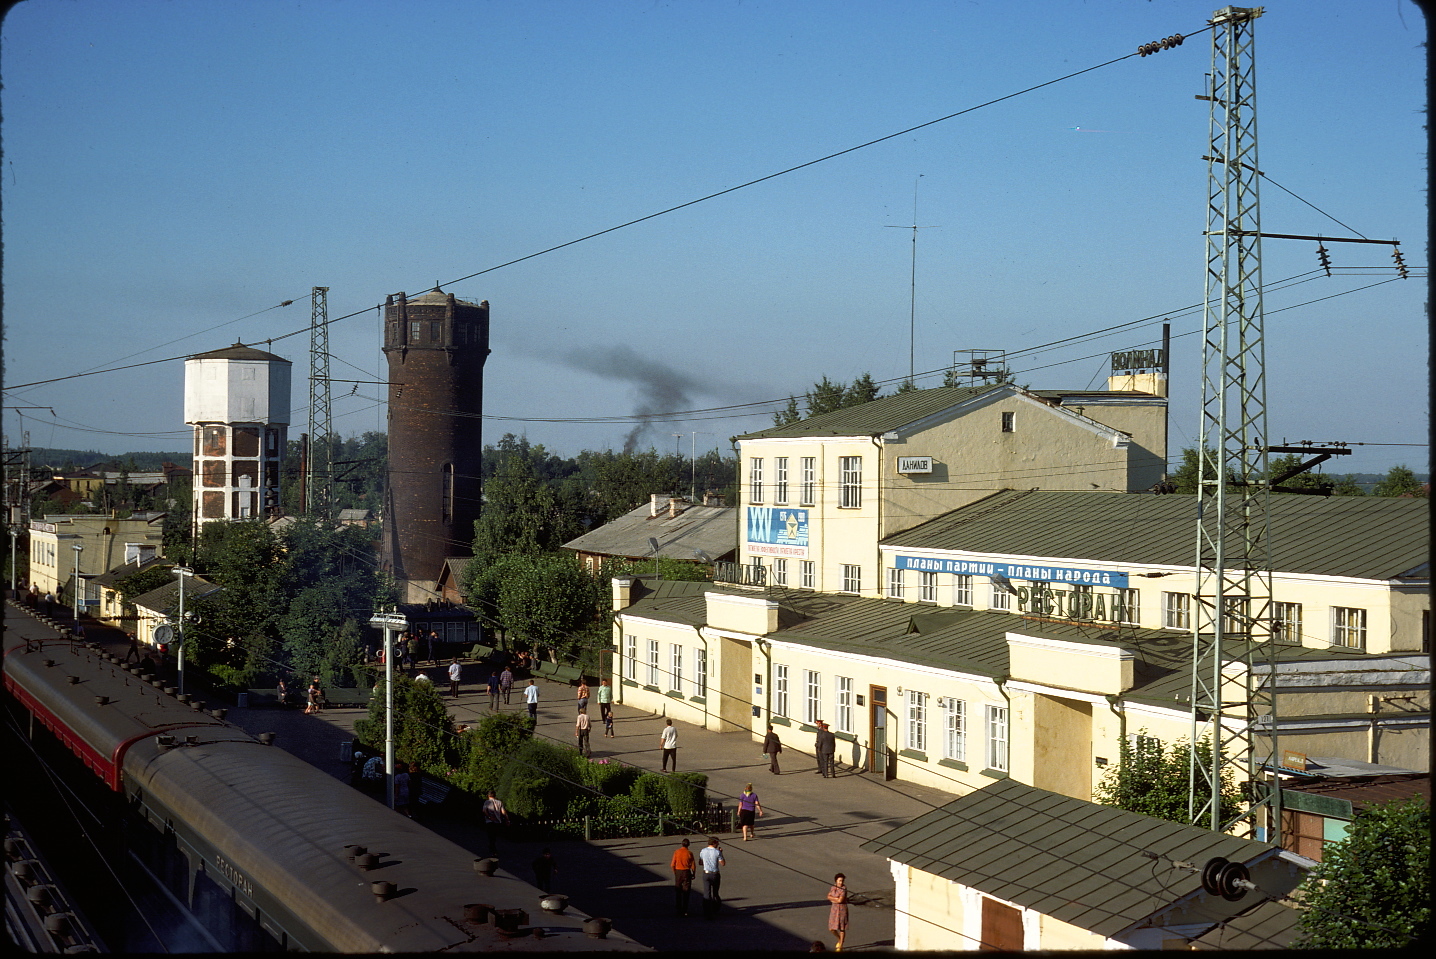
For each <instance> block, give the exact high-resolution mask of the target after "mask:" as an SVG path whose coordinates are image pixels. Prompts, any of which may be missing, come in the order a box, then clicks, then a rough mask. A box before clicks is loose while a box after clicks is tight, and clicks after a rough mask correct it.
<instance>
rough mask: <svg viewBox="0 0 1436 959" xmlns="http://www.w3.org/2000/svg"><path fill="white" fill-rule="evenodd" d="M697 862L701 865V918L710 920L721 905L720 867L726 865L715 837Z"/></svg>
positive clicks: (721, 875) (721, 878)
mask: <svg viewBox="0 0 1436 959" xmlns="http://www.w3.org/2000/svg"><path fill="white" fill-rule="evenodd" d="M698 861H699V862H700V863H702V864H703V916H704V918H706V919H712V918H714V917H716V916H717V915H718V909H719V907H720V906H721V905H722V903H723V897H722V895H720V892H721V888H720V887H721V886H722V883H723V874H722V872H721V867H722V866H724V865H726V863H725V862H724V860H723V848H722V847H721V846H719V845H718V837H717V836H714V837H713V838H711V839H709V840H708V846H707V848H705V849H704V850H703V851H702V852H700V853H699V854H698Z"/></svg>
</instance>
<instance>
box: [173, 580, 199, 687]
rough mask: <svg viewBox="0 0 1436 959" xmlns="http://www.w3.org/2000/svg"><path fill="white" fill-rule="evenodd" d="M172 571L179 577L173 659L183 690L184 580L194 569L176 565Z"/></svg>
mask: <svg viewBox="0 0 1436 959" xmlns="http://www.w3.org/2000/svg"><path fill="white" fill-rule="evenodd" d="M174 573H175V575H176V576H178V577H179V622H178V623H177V624H176V626H175V645H176V646H178V647H179V649H178V651H177V652H176V653H175V661H176V663H177V664H178V668H177V672H178V673H179V691H180V692H181V693H183V692H184V639H185V637H184V581H185V580H186V579H188V578H189V577H191V576H193V575H194V570H193V569H191V568H190V567H188V566H176V567H175V568H174Z"/></svg>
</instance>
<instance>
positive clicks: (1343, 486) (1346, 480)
mask: <svg viewBox="0 0 1436 959" xmlns="http://www.w3.org/2000/svg"><path fill="white" fill-rule="evenodd" d="M1331 493H1332V495H1333V496H1365V495H1366V490H1365V489H1364V488H1363V487H1362V486H1361V484H1360V483H1358V482H1356V478H1355V477H1353V476H1351V475H1350V474H1349V473H1348V474H1347V475H1345V476H1338V477H1337V478H1336V482H1335V485H1333V486H1332V488H1331Z"/></svg>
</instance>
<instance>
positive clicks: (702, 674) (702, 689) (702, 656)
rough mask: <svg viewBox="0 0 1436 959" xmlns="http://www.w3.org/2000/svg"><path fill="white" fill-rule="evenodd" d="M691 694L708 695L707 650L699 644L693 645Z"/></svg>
mask: <svg viewBox="0 0 1436 959" xmlns="http://www.w3.org/2000/svg"><path fill="white" fill-rule="evenodd" d="M693 685H694V687H695V690H694V693H693V695H695V696H707V695H708V650H706V649H704V648H703V647H701V646H695V647H693Z"/></svg>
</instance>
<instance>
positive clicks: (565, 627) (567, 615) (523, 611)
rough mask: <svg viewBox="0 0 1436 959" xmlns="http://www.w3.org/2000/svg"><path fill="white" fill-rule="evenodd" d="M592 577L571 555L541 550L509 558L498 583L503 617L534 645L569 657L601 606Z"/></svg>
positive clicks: (510, 626) (499, 609)
mask: <svg viewBox="0 0 1436 959" xmlns="http://www.w3.org/2000/svg"><path fill="white" fill-rule="evenodd" d="M598 602H599V597H598V592H597V586H596V584H595V581H594V579H593V577H591V576H589V575H588V574H587V573H586V572H584V571H583V569H581V568H580V567H579V565H578V563H577V561H576V560H575V559H574V557H572V556H557V555H549V556H540V557H533V558H526V559H525V561H524V562H514V563H510V564H507V565H506V566H505V569H504V577H503V579H502V581H501V582H500V583H499V588H498V612H499V619H500V620H501V621H502V622H503V624H504V626H505V627H506V628H507V629H509V630H511V631H512V632H513V633H514V634H516V635H517V636H519V637H520V638H522V639H524V640H526V641H527V642H528V643H529V644H531V645H532V646H533V647H534V648H541V649H551V650H553V651H554V652H555V653H556V654H557V655H558V656H560V657H564V658H567V657H568V656H570V655H571V654H572V653H573V652H574V651H575V650H576V649H577V648H579V647H580V646H581V645H582V635H581V634H582V633H583V632H584V631H585V630H586V629H588V628H590V627H592V625H593V624H594V621H595V619H596V615H597V610H598Z"/></svg>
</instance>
